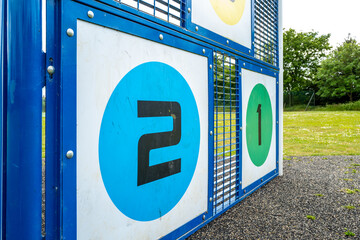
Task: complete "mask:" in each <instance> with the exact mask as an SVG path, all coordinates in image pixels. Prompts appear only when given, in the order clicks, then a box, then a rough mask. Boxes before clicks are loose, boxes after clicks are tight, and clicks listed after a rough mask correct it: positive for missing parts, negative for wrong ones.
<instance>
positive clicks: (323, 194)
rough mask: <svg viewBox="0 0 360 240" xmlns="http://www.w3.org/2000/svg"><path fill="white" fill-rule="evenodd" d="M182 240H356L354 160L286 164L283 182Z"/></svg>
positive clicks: (359, 200)
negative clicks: (308, 216)
mask: <svg viewBox="0 0 360 240" xmlns="http://www.w3.org/2000/svg"><path fill="white" fill-rule="evenodd" d="M345 206H348V207H347V208H346V207H345ZM348 208H349V209H348ZM307 215H311V216H314V217H315V220H311V219H308V218H307ZM347 231H349V232H348V234H351V233H354V234H355V236H346V234H345V232H347ZM188 239H189V240H194V239H360V156H329V157H291V158H287V159H285V160H284V176H283V177H278V178H276V179H274V180H273V181H271V182H270V183H268V184H267V185H266V186H264V187H263V188H261V189H259V190H258V191H256V192H255V193H253V194H252V195H250V196H249V197H247V198H246V199H245V200H244V201H242V202H240V203H239V204H238V205H236V206H234V207H233V208H231V209H230V210H228V211H227V212H226V213H224V214H223V215H222V216H220V217H219V218H217V219H215V220H214V221H212V222H211V223H209V224H208V225H206V226H205V227H203V228H202V229H200V230H199V231H197V232H196V233H194V234H193V235H192V236H190V237H189V238H188Z"/></svg>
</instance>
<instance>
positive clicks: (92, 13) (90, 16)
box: [87, 10, 94, 18]
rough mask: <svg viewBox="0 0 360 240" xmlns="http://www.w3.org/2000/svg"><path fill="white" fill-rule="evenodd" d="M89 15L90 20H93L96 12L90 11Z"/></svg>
mask: <svg viewBox="0 0 360 240" xmlns="http://www.w3.org/2000/svg"><path fill="white" fill-rule="evenodd" d="M87 15H88V17H89V18H93V17H94V12H93V11H90V10H89V11H88V13H87Z"/></svg>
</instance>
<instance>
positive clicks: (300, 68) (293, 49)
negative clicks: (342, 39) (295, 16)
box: [284, 29, 331, 105]
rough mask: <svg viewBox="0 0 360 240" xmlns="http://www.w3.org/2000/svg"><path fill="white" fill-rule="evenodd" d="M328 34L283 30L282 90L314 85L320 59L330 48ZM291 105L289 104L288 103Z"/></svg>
mask: <svg viewBox="0 0 360 240" xmlns="http://www.w3.org/2000/svg"><path fill="white" fill-rule="evenodd" d="M329 38H330V34H327V35H319V33H317V32H299V33H298V32H296V31H295V30H294V29H289V30H285V31H284V90H285V91H301V90H307V89H311V88H313V87H314V85H315V83H314V80H315V76H316V73H317V69H318V67H319V65H320V61H321V59H323V58H324V57H325V56H326V53H327V51H328V50H330V49H331V46H330V43H329ZM290 105H291V104H290Z"/></svg>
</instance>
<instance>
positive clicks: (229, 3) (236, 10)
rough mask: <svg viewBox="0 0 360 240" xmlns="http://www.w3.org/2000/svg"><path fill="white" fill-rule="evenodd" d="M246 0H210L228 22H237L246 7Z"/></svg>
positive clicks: (216, 10)
mask: <svg viewBox="0 0 360 240" xmlns="http://www.w3.org/2000/svg"><path fill="white" fill-rule="evenodd" d="M245 1H246V0H210V2H211V5H212V7H213V8H214V10H215V12H216V14H217V15H218V16H219V17H220V19H221V20H222V21H223V22H224V23H226V24H228V25H235V24H237V23H238V22H239V21H240V19H241V17H242V15H243V13H244V9H245Z"/></svg>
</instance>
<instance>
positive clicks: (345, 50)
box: [317, 36, 360, 102]
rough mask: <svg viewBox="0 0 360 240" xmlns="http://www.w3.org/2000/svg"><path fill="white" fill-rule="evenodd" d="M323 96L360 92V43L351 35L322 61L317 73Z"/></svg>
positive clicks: (351, 96) (349, 95) (351, 95)
mask: <svg viewBox="0 0 360 240" xmlns="http://www.w3.org/2000/svg"><path fill="white" fill-rule="evenodd" d="M317 76H318V78H319V80H318V86H319V91H318V93H317V94H318V95H320V96H321V97H337V98H340V97H342V96H348V97H349V100H350V102H352V101H353V97H354V94H355V93H359V92H360V45H359V44H358V43H357V41H356V40H355V39H352V38H351V37H350V36H349V37H348V38H347V39H346V40H345V42H344V43H343V44H342V45H340V46H339V47H337V48H336V49H335V50H334V51H333V52H332V53H331V54H330V55H329V56H328V57H327V59H325V60H324V61H323V62H322V63H321V67H320V69H319V72H318V74H317Z"/></svg>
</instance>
